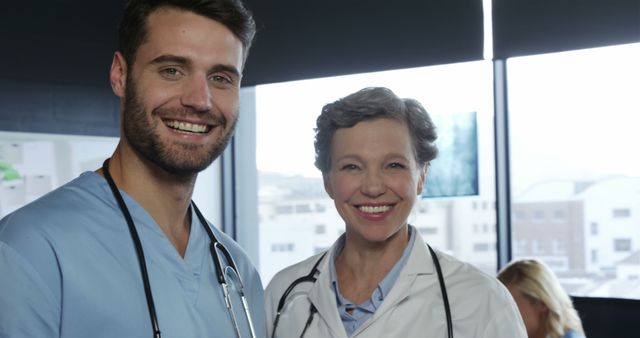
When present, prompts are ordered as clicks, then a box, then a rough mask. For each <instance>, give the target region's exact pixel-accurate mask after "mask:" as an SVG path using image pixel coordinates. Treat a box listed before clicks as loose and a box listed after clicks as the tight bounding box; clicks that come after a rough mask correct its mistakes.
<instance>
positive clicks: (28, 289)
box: [0, 242, 60, 337]
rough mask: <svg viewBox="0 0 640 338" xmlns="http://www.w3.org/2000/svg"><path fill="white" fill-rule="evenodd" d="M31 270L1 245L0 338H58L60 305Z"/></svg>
mask: <svg viewBox="0 0 640 338" xmlns="http://www.w3.org/2000/svg"><path fill="white" fill-rule="evenodd" d="M50 290H51V289H50V288H49V287H48V286H47V285H46V283H45V282H44V280H43V279H42V277H41V276H40V275H39V274H38V272H37V271H36V270H35V269H34V267H33V266H32V265H31V264H30V263H29V262H28V261H27V260H26V259H24V258H23V257H22V256H20V255H19V254H18V253H17V252H16V251H15V250H14V249H12V248H11V247H10V246H9V245H7V244H6V243H3V242H0V313H1V314H2V315H1V316H0V337H58V336H59V322H60V306H59V304H57V302H56V301H55V297H54V296H53V295H52V294H51V291H50Z"/></svg>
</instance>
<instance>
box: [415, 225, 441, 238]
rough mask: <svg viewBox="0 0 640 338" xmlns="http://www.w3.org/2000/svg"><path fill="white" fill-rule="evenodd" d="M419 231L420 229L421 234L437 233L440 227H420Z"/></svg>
mask: <svg viewBox="0 0 640 338" xmlns="http://www.w3.org/2000/svg"><path fill="white" fill-rule="evenodd" d="M418 231H420V234H421V235H422V236H431V235H435V234H437V233H438V228H433V227H429V228H418Z"/></svg>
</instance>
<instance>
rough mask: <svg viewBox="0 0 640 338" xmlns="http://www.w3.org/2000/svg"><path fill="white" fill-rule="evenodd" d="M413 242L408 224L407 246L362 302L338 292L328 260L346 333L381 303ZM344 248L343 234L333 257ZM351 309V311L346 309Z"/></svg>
mask: <svg viewBox="0 0 640 338" xmlns="http://www.w3.org/2000/svg"><path fill="white" fill-rule="evenodd" d="M413 242H414V229H413V227H411V226H409V243H408V244H407V247H406V248H405V249H404V251H403V253H402V256H401V257H400V259H399V260H398V261H397V262H396V264H395V265H394V266H393V268H391V270H390V271H389V273H387V275H386V276H385V277H384V278H383V279H382V281H380V283H378V287H376V289H375V290H374V291H373V293H372V294H371V298H369V299H368V300H367V301H365V302H364V303H362V304H353V302H351V301H350V300H348V299H347V298H345V297H344V296H343V295H342V293H340V287H339V285H338V278H337V273H336V266H335V263H334V262H333V261H330V262H329V271H331V285H332V286H333V291H334V292H335V294H336V302H337V303H338V313H339V314H340V318H341V319H342V324H343V325H344V329H345V330H346V331H347V335H348V336H351V335H353V333H354V332H355V331H356V330H357V329H358V328H359V327H360V326H361V325H362V324H363V323H364V322H366V321H367V319H369V318H370V317H371V316H373V314H374V313H375V312H376V309H378V307H379V306H380V304H382V302H383V301H384V298H385V296H386V295H387V294H388V293H389V291H391V288H393V285H394V284H395V282H396V280H397V279H398V276H399V275H400V270H402V268H403V267H404V266H405V264H406V262H407V260H408V259H409V255H410V253H411V249H412V248H413ZM343 248H344V236H343V237H342V238H340V242H339V243H338V247H337V249H336V254H335V257H337V256H338V255H339V254H340V252H342V249H343ZM350 309H351V310H352V312H351V313H349V312H348V310H350Z"/></svg>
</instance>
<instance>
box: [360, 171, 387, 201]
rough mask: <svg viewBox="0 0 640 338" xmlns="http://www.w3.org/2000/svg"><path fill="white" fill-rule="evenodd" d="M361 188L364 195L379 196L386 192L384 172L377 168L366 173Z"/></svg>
mask: <svg viewBox="0 0 640 338" xmlns="http://www.w3.org/2000/svg"><path fill="white" fill-rule="evenodd" d="M360 190H361V191H362V193H363V194H364V195H367V196H370V197H377V196H380V195H382V194H384V193H385V191H386V185H385V183H384V179H383V177H382V174H381V173H379V172H378V171H375V170H369V171H367V172H366V173H365V176H364V179H363V180H362V185H361V187H360Z"/></svg>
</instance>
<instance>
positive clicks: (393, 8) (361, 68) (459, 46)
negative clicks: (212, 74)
mask: <svg viewBox="0 0 640 338" xmlns="http://www.w3.org/2000/svg"><path fill="white" fill-rule="evenodd" d="M246 4H247V7H248V8H249V9H250V10H252V11H253V13H254V16H255V19H256V23H257V26H258V33H257V35H256V40H255V44H254V46H253V49H252V50H251V53H250V56H249V60H248V62H247V66H246V69H245V77H244V79H243V85H245V86H247V85H255V84H263V83H273V82H282V81H290V80H299V79H306V78H316V77H324V76H334V75H344V74H353V73H360V72H370V71H381V70H390V69H398V68H407V67H417V66H426V65H432V64H444V63H453V62H462V61H470V60H479V59H482V56H483V22H482V20H483V14H482V1H480V0H430V1H425V0H396V1H388V0H341V1H338V0H326V1H318V0H309V1H299V0H274V1H264V0H248V1H246Z"/></svg>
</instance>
